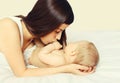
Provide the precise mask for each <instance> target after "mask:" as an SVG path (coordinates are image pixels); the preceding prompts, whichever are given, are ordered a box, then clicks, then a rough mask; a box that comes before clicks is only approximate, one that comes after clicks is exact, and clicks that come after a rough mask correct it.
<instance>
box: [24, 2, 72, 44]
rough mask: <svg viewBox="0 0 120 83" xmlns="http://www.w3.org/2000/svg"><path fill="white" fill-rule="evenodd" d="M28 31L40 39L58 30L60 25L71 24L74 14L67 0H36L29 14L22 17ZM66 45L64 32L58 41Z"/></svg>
mask: <svg viewBox="0 0 120 83" xmlns="http://www.w3.org/2000/svg"><path fill="white" fill-rule="evenodd" d="M22 19H23V21H24V22H25V24H26V26H29V27H27V29H28V31H29V32H30V33H32V34H33V35H34V36H36V37H38V38H40V37H42V36H45V35H47V34H48V33H50V32H52V31H53V30H55V29H56V28H58V27H59V26H60V25H61V24H63V23H65V24H71V23H72V22H73V20H74V14H73V11H72V8H71V6H70V5H69V3H68V1H67V0H38V1H37V2H36V4H35V6H34V7H33V9H32V10H31V12H30V13H29V14H28V15H27V16H25V17H22ZM59 42H60V43H61V44H62V45H63V44H65V45H66V34H65V30H64V31H63V33H62V36H61V39H60V41H59Z"/></svg>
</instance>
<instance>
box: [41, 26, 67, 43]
mask: <svg viewBox="0 0 120 83" xmlns="http://www.w3.org/2000/svg"><path fill="white" fill-rule="evenodd" d="M67 27H68V25H67V24H61V25H60V26H59V27H58V28H57V29H55V30H54V31H52V32H51V33H49V34H47V35H45V36H43V37H41V38H40V39H41V41H42V42H43V43H44V44H49V43H52V42H54V41H57V40H60V39H61V35H62V32H63V31H64V30H65V29H66V28H67Z"/></svg>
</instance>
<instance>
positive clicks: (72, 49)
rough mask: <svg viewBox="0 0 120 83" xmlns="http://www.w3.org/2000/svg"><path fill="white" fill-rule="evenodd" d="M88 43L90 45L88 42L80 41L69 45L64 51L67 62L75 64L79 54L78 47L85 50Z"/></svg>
mask: <svg viewBox="0 0 120 83" xmlns="http://www.w3.org/2000/svg"><path fill="white" fill-rule="evenodd" d="M87 43H88V42H87V41H78V42H74V43H69V44H68V45H67V46H66V48H65V49H64V51H65V59H66V61H67V62H69V63H74V62H75V60H76V58H77V55H78V53H79V52H78V50H77V48H78V47H79V48H85V47H86V45H87Z"/></svg>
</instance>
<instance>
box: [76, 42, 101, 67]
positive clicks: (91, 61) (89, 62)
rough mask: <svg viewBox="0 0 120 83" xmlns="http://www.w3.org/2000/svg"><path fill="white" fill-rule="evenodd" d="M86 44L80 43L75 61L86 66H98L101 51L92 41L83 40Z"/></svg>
mask: <svg viewBox="0 0 120 83" xmlns="http://www.w3.org/2000/svg"><path fill="white" fill-rule="evenodd" d="M82 43H83V44H84V45H81V44H79V45H78V47H77V49H76V51H77V52H78V55H77V58H76V60H75V63H77V64H81V65H86V66H97V64H98V61H99V53H98V50H97V48H96V47H95V45H94V44H93V43H92V42H89V41H82Z"/></svg>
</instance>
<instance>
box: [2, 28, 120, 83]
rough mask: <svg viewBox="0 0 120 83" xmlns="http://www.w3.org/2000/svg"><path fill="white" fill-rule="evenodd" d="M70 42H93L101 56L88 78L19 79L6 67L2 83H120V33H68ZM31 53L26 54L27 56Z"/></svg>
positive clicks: (47, 77) (56, 75)
mask: <svg viewBox="0 0 120 83" xmlns="http://www.w3.org/2000/svg"><path fill="white" fill-rule="evenodd" d="M67 33H68V34H67V36H68V39H67V40H68V41H69V42H72V41H77V40H89V41H92V42H93V43H94V44H95V45H96V47H97V49H98V51H99V54H100V61H99V64H98V66H97V69H96V72H95V73H93V74H90V75H87V76H78V75H73V74H68V73H60V74H55V75H49V76H42V77H22V78H17V77H15V76H14V74H13V73H12V71H11V70H10V69H9V68H7V67H5V68H4V69H0V83H120V31H82V32H80V31H77V30H74V31H73V30H68V31H67ZM27 53H29V51H28V52H26V53H25V54H27Z"/></svg>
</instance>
